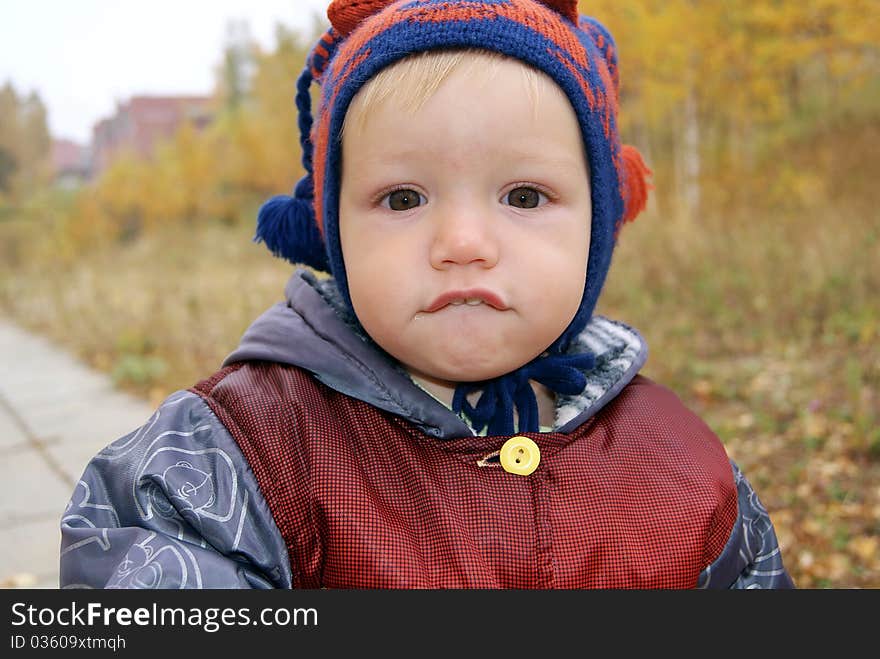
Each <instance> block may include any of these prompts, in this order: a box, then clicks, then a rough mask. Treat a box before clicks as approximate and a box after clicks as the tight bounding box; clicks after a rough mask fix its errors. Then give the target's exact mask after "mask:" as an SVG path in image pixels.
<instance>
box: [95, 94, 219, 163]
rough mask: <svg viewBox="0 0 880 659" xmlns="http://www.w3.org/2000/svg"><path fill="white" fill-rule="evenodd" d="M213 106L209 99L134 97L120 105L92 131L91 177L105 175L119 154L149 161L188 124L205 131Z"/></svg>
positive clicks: (202, 97)
mask: <svg viewBox="0 0 880 659" xmlns="http://www.w3.org/2000/svg"><path fill="white" fill-rule="evenodd" d="M211 102H212V99H211V98H210V97H206V96H133V97H132V98H131V99H130V100H129V101H128V102H126V103H118V104H117V106H116V114H114V115H113V116H112V117H109V118H107V119H102V120H101V121H99V122H98V123H97V124H95V126H94V128H93V129H92V145H91V167H90V174H91V177H92V178H94V177H96V176H98V175H99V174H100V173H101V172H102V171H104V169H106V168H107V166H108V165H109V164H110V163H111V162H112V160H113V158H114V157H115V156H116V155H117V154H119V153H120V152H123V151H127V150H131V151H133V152H134V153H135V154H137V155H139V156H142V157H145V158H146V157H150V155H152V153H153V149H154V148H155V146H156V144H157V143H158V142H160V141H162V140H165V139H168V138H170V137H172V136H173V135H174V133H175V132H176V131H177V130H178V128H180V127H181V126H182V125H184V124H185V123H186V122H189V123H191V124H192V125H194V126H195V127H196V128H197V129H202V128H204V127H205V126H207V125H208V124H209V123H210V122H211V120H212V118H213V113H212V108H211Z"/></svg>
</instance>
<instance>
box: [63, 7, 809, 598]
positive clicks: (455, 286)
mask: <svg viewBox="0 0 880 659" xmlns="http://www.w3.org/2000/svg"><path fill="white" fill-rule="evenodd" d="M328 16H329V18H330V21H331V24H332V27H331V29H330V30H329V31H328V32H327V33H326V34H325V35H324V36H323V37H322V39H321V40H320V41H319V43H318V44H317V46H315V48H314V50H313V51H312V53H311V55H310V57H309V60H308V62H307V66H306V69H305V71H304V72H303V74H302V76H301V77H300V79H299V82H298V84H297V90H298V94H297V106H298V108H299V119H300V130H301V133H302V139H301V142H302V149H303V164H304V166H305V169H306V175H305V177H304V178H303V179H302V180H301V181H300V182H299V183H298V185H297V186H296V191H295V195H294V196H293V197H277V198H275V199H272V200H270V201H269V202H268V203H267V204H265V205H264V207H263V208H262V209H261V211H260V215H259V218H258V226H257V239H258V240H262V241H264V242H265V243H266V244H267V245H268V246H269V247H270V249H271V250H272V251H273V252H274V253H275V254H276V255H281V256H284V257H286V258H287V259H289V260H290V261H292V262H294V263H301V264H305V265H308V266H311V267H312V268H313V269H314V270H319V271H323V272H327V273H330V274H332V276H330V277H323V276H315V275H314V274H312V273H311V272H310V271H309V270H305V269H303V270H299V271H297V272H296V273H295V274H294V275H293V276H292V278H291V279H290V281H289V282H288V284H287V288H286V296H287V300H286V302H285V303H281V304H278V305H276V306H274V307H273V308H271V309H269V310H268V311H267V312H266V313H265V314H264V315H263V316H261V317H260V318H259V319H257V320H256V322H254V324H253V325H252V326H251V327H250V328H249V329H248V330H247V332H246V333H245V335H244V337H243V339H242V341H241V344H240V346H239V347H238V349H237V350H235V351H234V352H233V353H232V354H231V355H230V356H229V357H228V358H227V359H226V361H225V362H224V365H223V368H222V369H221V370H220V371H219V372H217V373H216V374H214V375H213V376H211V377H210V378H208V379H207V380H205V381H203V382H201V383H199V384H198V385H196V386H195V387H193V388H192V389H190V390H188V391H181V392H177V393H175V394H174V395H172V396H170V397H169V398H168V399H167V400H166V401H165V402H164V403H163V404H162V405H161V406H160V407H159V409H158V410H157V411H156V413H155V414H154V415H153V417H152V418H151V419H150V420H149V421H148V422H147V423H146V424H145V425H144V426H143V427H141V428H140V429H138V430H136V431H135V432H133V433H131V434H129V435H127V436H125V437H123V438H121V439H119V440H118V441H116V442H114V443H112V444H110V445H109V446H108V447H107V448H106V449H104V450H103V451H102V452H100V453H99V454H98V455H97V456H96V457H95V458H94V459H93V460H92V462H91V463H90V464H89V466H88V467H87V469H86V471H85V474H84V475H83V477H82V480H80V482H79V484H78V485H77V487H76V490H75V491H74V494H73V497H72V499H71V501H70V504H69V505H68V508H67V510H66V512H65V514H64V518H63V520H62V532H63V541H62V549H61V585H62V586H63V587H73V586H89V587H98V588H133V587H138V588H207V587H210V588H238V587H258V588H268V587H282V588H289V587H295V588H319V587H332V588H590V587H598V588H690V587H704V588H705V587H711V588H728V587H734V588H757V587H760V588H777V587H792V586H793V584H792V582H791V579H790V578H789V576H788V574H787V573H786V570H785V568H784V567H783V563H782V558H781V555H780V552H779V547H778V545H777V541H776V537H775V533H774V530H773V526H772V524H771V522H770V519H769V517H768V515H767V513H766V511H765V510H764V508H763V507H762V506H761V504H760V502H759V501H758V499H757V497H756V495H755V493H754V491H753V490H752V488H751V487H750V485H749V483H748V482H747V481H746V479H745V478H744V477H743V475H742V474H741V473H740V471H739V469H738V468H737V467H736V466H735V465H734V464H732V463H731V462H730V461H729V459H728V457H727V456H726V454H725V451H724V449H723V447H722V446H721V444H720V443H719V441H718V439H717V438H716V437H715V436H714V435H713V434H712V432H711V431H710V430H709V429H708V428H707V427H706V426H705V425H704V424H703V423H702V422H701V421H700V420H699V419H698V418H697V417H695V416H694V414H693V413H691V412H690V411H688V410H687V409H686V408H685V407H684V406H683V405H682V404H681V402H680V401H679V400H678V399H677V398H676V397H675V396H674V395H673V394H672V393H670V392H669V391H667V390H666V389H664V388H662V387H661V386H659V385H657V384H655V383H653V382H651V381H650V380H648V379H646V378H644V377H643V376H640V375H638V371H639V369H640V368H641V366H642V365H643V364H644V362H645V359H646V350H647V349H646V346H645V343H644V341H643V339H642V338H641V336H640V335H639V334H638V333H637V332H636V331H635V330H634V329H632V328H630V327H628V326H626V325H624V324H623V323H619V322H615V321H612V320H608V319H606V318H603V317H600V316H596V315H594V314H593V311H594V308H595V305H596V300H597V298H598V296H599V292H600V290H601V289H602V285H603V282H604V280H605V276H606V273H607V271H608V268H609V264H610V260H611V253H612V250H613V247H614V243H615V242H616V239H617V235H618V231H619V230H620V227H621V225H622V223H623V222H624V221H627V220H631V219H633V218H634V217H635V216H636V215H637V214H638V212H639V211H640V210H642V208H643V207H644V203H645V199H646V191H647V188H648V185H647V183H646V176H647V175H649V173H650V172H649V171H648V170H647V168H646V167H645V165H644V164H643V162H642V160H641V157H640V156H639V154H638V152H637V151H636V150H635V149H633V148H632V147H628V146H622V145H621V144H620V141H619V135H618V132H617V116H616V114H617V100H618V99H617V94H618V78H617V62H616V53H615V49H614V43H613V41H612V39H611V37H610V35H609V34H608V33H607V31H606V30H605V29H604V28H603V27H602V26H601V25H599V24H598V23H597V22H596V21H594V20H593V19H590V18H586V17H579V16H578V14H577V2H576V1H575V0H545V1H543V2H538V1H537V0H458V1H452V2H450V1H448V0H443V1H439V0H415V1H413V0H401V1H399V2H385V1H381V0H373V1H372V2H364V1H355V0H336V1H335V2H332V3H331V4H330V7H329V9H328ZM313 80H317V81H319V82H320V84H321V88H322V100H321V105H320V108H319V111H318V112H317V116H316V118H315V122H314V126H313V125H312V123H313V122H312V116H311V112H310V101H309V88H310V85H311V82H312V81H313Z"/></svg>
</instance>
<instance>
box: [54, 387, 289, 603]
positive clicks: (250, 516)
mask: <svg viewBox="0 0 880 659" xmlns="http://www.w3.org/2000/svg"><path fill="white" fill-rule="evenodd" d="M60 575H61V576H60V586H61V587H62V588H276V587H278V588H289V587H290V585H291V574H290V564H289V561H288V556H287V548H286V545H285V543H284V540H283V539H282V537H281V534H280V532H279V531H278V527H277V526H276V524H275V521H274V519H273V517H272V514H271V512H270V511H269V508H268V506H267V504H266V501H265V499H264V498H263V496H262V494H261V493H260V489H259V486H258V485H257V482H256V478H255V477H254V474H253V472H252V471H251V469H250V466H249V465H248V463H247V461H246V460H245V458H244V456H243V455H242V453H241V451H240V450H239V448H238V445H237V444H236V443H235V441H234V440H233V439H232V437H231V435H230V434H229V432H228V431H227V430H226V428H225V427H224V426H223V424H221V423H220V421H219V420H218V419H217V417H216V416H215V415H214V414H213V412H211V410H210V409H209V408H208V406H207V405H206V404H205V402H204V401H203V400H202V399H201V398H200V397H199V396H197V395H196V394H193V393H191V392H186V391H179V392H176V393H174V394H172V395H171V396H169V397H168V398H167V399H166V400H165V401H164V402H163V403H162V405H160V406H159V408H158V409H157V410H156V412H155V413H154V414H153V415H152V416H151V417H150V419H149V420H148V421H147V423H145V424H144V425H143V426H141V427H140V428H138V429H137V430H135V431H133V432H131V433H129V434H128V435H125V436H124V437H121V438H120V439H118V440H117V441H115V442H113V443H112V444H110V445H109V446H107V447H106V448H105V449H103V450H102V451H101V452H99V453H98V454H97V455H96V456H95V457H94V458H93V459H92V460H91V462H90V463H89V464H88V465H87V467H86V469H85V472H84V473H83V475H82V477H81V479H80V481H79V482H78V483H77V485H76V487H75V489H74V492H73V496H72V497H71V499H70V502H69V503H68V505H67V508H66V509H65V511H64V515H63V517H62V520H61V565H60Z"/></svg>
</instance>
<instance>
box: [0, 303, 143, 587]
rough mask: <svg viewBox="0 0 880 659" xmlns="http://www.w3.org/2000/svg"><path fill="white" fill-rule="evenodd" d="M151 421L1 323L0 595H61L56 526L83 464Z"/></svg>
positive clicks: (101, 383)
mask: <svg viewBox="0 0 880 659" xmlns="http://www.w3.org/2000/svg"><path fill="white" fill-rule="evenodd" d="M152 413H153V409H152V408H151V407H150V406H149V405H148V404H147V403H145V402H144V401H142V400H140V399H137V398H134V397H132V396H130V395H127V394H123V393H120V392H118V391H115V390H114V388H113V384H112V382H111V381H110V380H109V379H108V378H107V377H106V376H104V375H103V374H99V373H95V372H94V371H92V370H90V369H89V368H87V367H85V366H84V365H83V364H81V363H80V362H78V361H77V360H76V359H74V358H72V357H71V356H70V355H69V354H67V353H66V352H64V351H63V350H61V349H59V348H57V347H55V346H53V345H52V344H51V343H50V342H49V341H47V340H45V339H43V338H41V337H36V336H33V335H31V334H29V333H27V332H25V331H23V330H21V329H20V328H18V327H16V326H14V325H11V324H9V323H7V322H5V321H2V320H0V483H2V486H0V487H2V492H3V494H2V498H0V588H16V587H25V588H58V553H59V544H60V541H61V533H60V531H59V521H60V519H61V515H62V513H63V511H64V508H65V506H66V505H67V501H68V499H69V498H70V495H71V494H72V493H73V488H74V486H75V484H76V482H77V480H78V479H79V477H80V475H81V474H82V471H83V469H84V468H85V465H86V463H87V462H88V461H89V459H90V458H91V457H92V456H93V455H94V454H95V453H97V452H98V451H99V450H100V449H102V448H103V447H104V446H106V445H107V444H109V443H110V442H112V441H113V440H115V439H117V438H118V437H121V436H122V435H124V434H126V433H128V432H130V431H131V430H134V429H135V428H137V427H138V426H140V425H141V424H143V423H144V422H145V421H146V420H147V419H148V418H149V417H150V415H151V414H152Z"/></svg>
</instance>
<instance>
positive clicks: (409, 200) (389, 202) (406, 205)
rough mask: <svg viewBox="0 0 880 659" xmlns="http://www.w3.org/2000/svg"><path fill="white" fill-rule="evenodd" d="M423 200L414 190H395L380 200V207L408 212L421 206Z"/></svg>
mask: <svg viewBox="0 0 880 659" xmlns="http://www.w3.org/2000/svg"><path fill="white" fill-rule="evenodd" d="M424 201H427V200H425V198H424V197H422V195H420V194H419V193H418V192H416V191H415V190H410V189H409V188H407V189H403V190H395V191H394V192H392V193H390V194H388V195H386V196H385V198H384V199H382V205H383V206H385V207H387V208H390V209H391V210H393V211H408V210H409V209H411V208H415V207H416V206H421V205H422V203H423V202H424Z"/></svg>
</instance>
